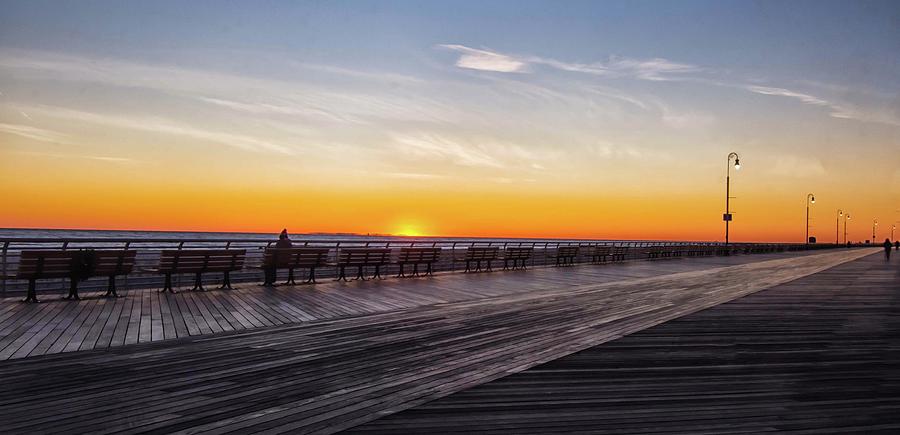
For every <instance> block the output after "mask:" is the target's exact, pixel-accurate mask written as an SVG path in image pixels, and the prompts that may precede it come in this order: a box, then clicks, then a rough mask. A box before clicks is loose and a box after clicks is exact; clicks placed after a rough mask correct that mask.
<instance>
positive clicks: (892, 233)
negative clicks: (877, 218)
mask: <svg viewBox="0 0 900 435" xmlns="http://www.w3.org/2000/svg"><path fill="white" fill-rule="evenodd" d="M896 229H897V224H893V225H891V240H894V230H896Z"/></svg>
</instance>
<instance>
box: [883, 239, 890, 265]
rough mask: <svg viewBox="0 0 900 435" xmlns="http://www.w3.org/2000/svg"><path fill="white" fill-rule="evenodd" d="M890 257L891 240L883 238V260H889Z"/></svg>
mask: <svg viewBox="0 0 900 435" xmlns="http://www.w3.org/2000/svg"><path fill="white" fill-rule="evenodd" d="M890 259H891V241H890V239H884V261H889V260H890Z"/></svg>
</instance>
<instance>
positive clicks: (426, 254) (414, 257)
mask: <svg viewBox="0 0 900 435" xmlns="http://www.w3.org/2000/svg"><path fill="white" fill-rule="evenodd" d="M440 258H441V248H415V247H409V248H400V254H399V256H398V257H397V262H398V263H435V262H437V261H438V260H440Z"/></svg>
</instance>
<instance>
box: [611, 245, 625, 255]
mask: <svg viewBox="0 0 900 435" xmlns="http://www.w3.org/2000/svg"><path fill="white" fill-rule="evenodd" d="M627 252H628V247H627V246H613V255H625V254H626V253H627Z"/></svg>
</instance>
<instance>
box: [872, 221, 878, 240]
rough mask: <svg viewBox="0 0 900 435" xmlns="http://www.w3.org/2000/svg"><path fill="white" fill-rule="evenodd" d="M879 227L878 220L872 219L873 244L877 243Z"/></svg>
mask: <svg viewBox="0 0 900 435" xmlns="http://www.w3.org/2000/svg"><path fill="white" fill-rule="evenodd" d="M877 226H878V219H877V218H875V219H872V244H874V243H875V227H877Z"/></svg>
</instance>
